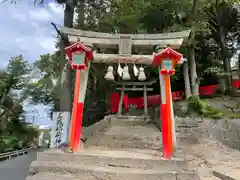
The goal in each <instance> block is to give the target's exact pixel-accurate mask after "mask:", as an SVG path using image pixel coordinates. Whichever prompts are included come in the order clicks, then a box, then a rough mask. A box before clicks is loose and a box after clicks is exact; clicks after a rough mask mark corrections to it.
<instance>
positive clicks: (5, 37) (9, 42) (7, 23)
mask: <svg viewBox="0 0 240 180" xmlns="http://www.w3.org/2000/svg"><path fill="white" fill-rule="evenodd" d="M0 22H1V24H3V25H4V26H1V28H0V34H1V36H0V41H1V42H4V46H1V47H0V53H1V57H0V61H5V62H6V61H7V60H8V59H9V58H10V57H12V56H16V55H19V54H22V55H23V56H24V57H25V58H26V59H27V60H30V61H35V60H37V59H38V58H39V55H40V54H44V53H51V52H53V51H54V50H55V47H54V43H55V38H54V36H53V35H55V36H56V32H55V29H54V28H53V27H52V25H51V22H54V23H56V24H62V22H63V7H62V6H60V5H57V4H55V3H53V2H50V3H49V4H47V5H44V6H42V7H39V6H38V7H36V6H34V5H33V4H31V3H30V2H27V1H21V2H19V3H18V4H17V5H13V4H7V3H6V4H3V5H0Z"/></svg>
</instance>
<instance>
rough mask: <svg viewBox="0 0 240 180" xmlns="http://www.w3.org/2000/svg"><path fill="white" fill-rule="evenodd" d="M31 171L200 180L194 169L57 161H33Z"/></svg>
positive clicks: (111, 178) (124, 179)
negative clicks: (58, 162)
mask: <svg viewBox="0 0 240 180" xmlns="http://www.w3.org/2000/svg"><path fill="white" fill-rule="evenodd" d="M30 172H32V173H34V174H38V173H54V174H55V175H56V176H58V175H74V176H81V180H82V179H86V177H88V179H89V180H93V179H94V180H95V179H104V180H105V179H108V180H146V179H148V180H176V179H184V180H199V176H198V174H197V173H196V172H192V171H162V170H160V169H138V168H127V167H114V166H108V167H99V166H86V165H74V166H73V164H68V165H61V164H57V163H55V162H54V163H53V162H47V163H41V162H33V163H32V164H31V169H30Z"/></svg>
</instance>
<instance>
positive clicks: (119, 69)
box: [117, 63, 123, 77]
mask: <svg viewBox="0 0 240 180" xmlns="http://www.w3.org/2000/svg"><path fill="white" fill-rule="evenodd" d="M117 73H118V75H119V76H120V77H122V75H123V69H122V67H121V65H120V63H118V68H117Z"/></svg>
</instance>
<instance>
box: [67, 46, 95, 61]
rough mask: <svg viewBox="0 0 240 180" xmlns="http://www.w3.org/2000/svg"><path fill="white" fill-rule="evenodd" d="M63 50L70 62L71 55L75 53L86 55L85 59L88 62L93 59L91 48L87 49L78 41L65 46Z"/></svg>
mask: <svg viewBox="0 0 240 180" xmlns="http://www.w3.org/2000/svg"><path fill="white" fill-rule="evenodd" d="M64 49H65V52H66V54H67V56H68V58H69V59H70V60H72V55H73V53H75V52H85V53H86V58H87V59H88V60H92V59H93V52H92V48H89V47H87V46H85V45H84V44H83V43H81V42H80V41H77V42H75V43H72V44H71V45H69V46H67V47H66V48H64Z"/></svg>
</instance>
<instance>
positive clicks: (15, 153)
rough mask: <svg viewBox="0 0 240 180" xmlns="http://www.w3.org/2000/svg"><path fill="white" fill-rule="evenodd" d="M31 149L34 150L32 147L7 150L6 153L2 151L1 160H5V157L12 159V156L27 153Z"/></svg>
mask: <svg viewBox="0 0 240 180" xmlns="http://www.w3.org/2000/svg"><path fill="white" fill-rule="evenodd" d="M30 150H32V148H27V149H21V150H17V151H11V152H6V153H0V161H1V160H5V159H11V158H12V157H16V156H19V155H24V154H27V153H28V152H29V151H30Z"/></svg>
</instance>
